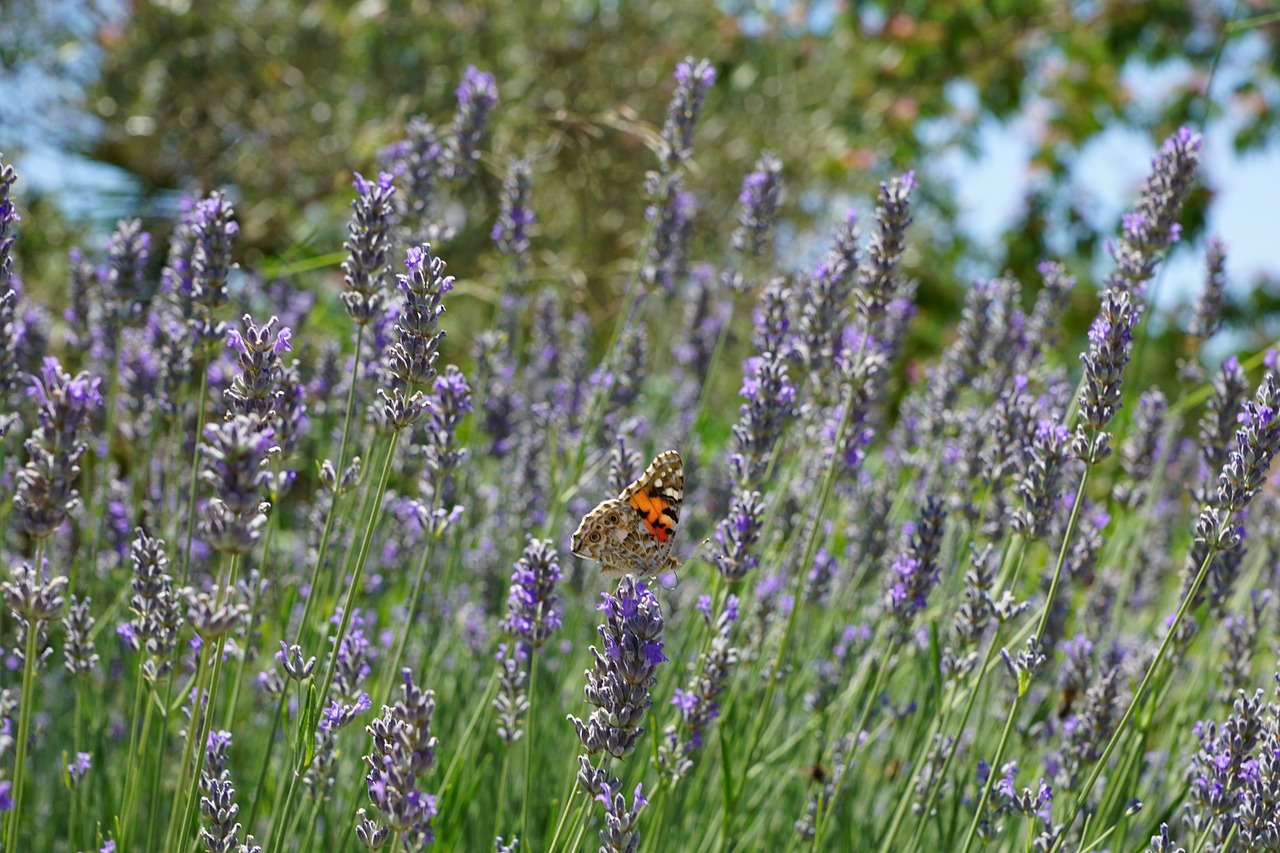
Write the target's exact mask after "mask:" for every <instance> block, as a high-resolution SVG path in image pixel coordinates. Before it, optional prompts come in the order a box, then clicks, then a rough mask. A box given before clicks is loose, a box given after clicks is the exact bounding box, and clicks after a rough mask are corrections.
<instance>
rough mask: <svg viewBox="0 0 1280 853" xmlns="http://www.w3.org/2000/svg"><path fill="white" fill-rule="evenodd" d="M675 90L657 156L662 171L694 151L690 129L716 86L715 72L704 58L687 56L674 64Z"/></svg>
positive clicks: (672, 167)
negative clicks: (712, 88)
mask: <svg viewBox="0 0 1280 853" xmlns="http://www.w3.org/2000/svg"><path fill="white" fill-rule="evenodd" d="M675 78H676V90H675V94H673V95H672V97H671V103H670V105H669V106H668V107H667V118H666V121H665V122H664V123H663V125H662V146H661V148H659V150H658V157H659V159H660V160H661V161H662V169H663V171H664V172H671V171H672V170H673V169H675V168H676V167H678V166H679V165H680V164H681V163H683V162H684V161H685V160H688V159H689V157H690V156H691V155H692V154H693V131H694V129H695V128H696V127H697V125H698V118H699V116H700V115H701V114H702V102H703V101H704V100H705V99H706V97H707V92H708V90H710V89H711V87H712V86H714V85H715V82H716V71H715V69H714V68H712V67H711V63H710V62H708V61H707V60H705V59H701V60H698V61H697V62H695V61H694V59H693V57H692V56H690V57H687V58H685V59H684V60H683V61H682V62H680V63H678V64H677V65H676V73H675Z"/></svg>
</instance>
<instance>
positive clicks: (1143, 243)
mask: <svg viewBox="0 0 1280 853" xmlns="http://www.w3.org/2000/svg"><path fill="white" fill-rule="evenodd" d="M1203 144H1204V140H1203V139H1202V138H1201V136H1200V134H1198V133H1195V132H1193V131H1192V130H1191V129H1190V128H1186V127H1183V128H1179V129H1178V131H1177V133H1175V134H1174V135H1173V136H1170V137H1169V138H1168V139H1166V140H1165V141H1164V144H1163V145H1162V146H1161V147H1160V150H1159V151H1158V152H1157V153H1156V155H1155V157H1153V158H1152V163H1151V166H1152V171H1151V174H1150V175H1149V176H1148V177H1147V179H1146V181H1145V182H1144V183H1143V185H1142V194H1141V196H1140V197H1139V199H1138V203H1137V205H1136V206H1135V208H1134V210H1133V212H1132V213H1127V214H1125V215H1124V216H1123V217H1122V219H1121V237H1120V239H1119V240H1117V241H1116V242H1115V243H1114V244H1112V245H1111V246H1110V247H1109V249H1110V252H1111V256H1112V257H1113V258H1114V259H1115V262H1116V269H1115V271H1114V272H1113V273H1112V274H1111V275H1110V276H1108V277H1107V281H1106V286H1107V290H1116V291H1122V292H1125V293H1129V294H1130V295H1131V296H1132V297H1133V298H1134V299H1135V300H1140V299H1141V298H1142V296H1143V291H1144V290H1145V288H1146V283H1147V281H1148V280H1149V279H1150V278H1151V275H1152V273H1153V272H1154V271H1155V266H1156V264H1157V263H1158V262H1159V260H1160V253H1161V252H1163V251H1164V250H1165V249H1167V248H1168V247H1169V246H1171V245H1172V244H1174V243H1176V242H1178V240H1179V239H1180V238H1181V234H1182V227H1181V226H1180V225H1178V223H1177V218H1178V214H1179V213H1180V212H1181V210H1182V203H1183V201H1185V200H1186V198H1187V195H1188V194H1189V193H1190V191H1191V181H1192V179H1193V178H1194V177H1195V171H1196V168H1197V166H1198V165H1199V163H1200V148H1201V147H1202V146H1203Z"/></svg>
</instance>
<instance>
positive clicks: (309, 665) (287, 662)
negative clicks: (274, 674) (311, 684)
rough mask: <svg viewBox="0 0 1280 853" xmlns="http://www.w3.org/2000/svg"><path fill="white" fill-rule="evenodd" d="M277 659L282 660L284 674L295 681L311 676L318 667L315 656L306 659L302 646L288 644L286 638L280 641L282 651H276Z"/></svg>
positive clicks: (281, 666) (281, 665)
mask: <svg viewBox="0 0 1280 853" xmlns="http://www.w3.org/2000/svg"><path fill="white" fill-rule="evenodd" d="M276 660H277V661H279V662H280V668H281V669H283V670H284V674H285V675H287V676H288V677H289V678H292V679H293V680H294V681H302V680H303V679H305V678H310V677H311V673H312V672H314V671H315V668H316V659H315V657H314V656H312V657H309V658H305V659H304V658H303V657H302V647H301V646H298V645H292V646H286V645H285V642H284V640H281V641H280V651H278V652H276Z"/></svg>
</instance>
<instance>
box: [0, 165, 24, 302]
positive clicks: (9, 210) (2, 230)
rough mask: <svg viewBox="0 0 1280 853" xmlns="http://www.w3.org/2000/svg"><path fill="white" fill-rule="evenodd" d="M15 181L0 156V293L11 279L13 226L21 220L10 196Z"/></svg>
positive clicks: (16, 178)
mask: <svg viewBox="0 0 1280 853" xmlns="http://www.w3.org/2000/svg"><path fill="white" fill-rule="evenodd" d="M17 181H18V173H17V172H15V171H14V169H13V166H12V165H6V164H5V162H4V156H3V155H0V293H3V292H5V291H7V290H8V289H9V279H10V278H12V277H13V244H14V243H16V242H17V240H18V236H17V235H16V234H14V233H13V224H14V223H15V222H20V221H21V220H22V217H21V216H19V215H18V206H17V204H15V203H14V201H13V198H12V197H11V196H10V191H11V190H12V189H13V185H14V184H15V183H17Z"/></svg>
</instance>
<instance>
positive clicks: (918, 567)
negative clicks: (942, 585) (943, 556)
mask: <svg viewBox="0 0 1280 853" xmlns="http://www.w3.org/2000/svg"><path fill="white" fill-rule="evenodd" d="M946 518H947V511H946V509H945V507H944V505H943V503H942V501H940V500H938V499H937V498H934V497H932V496H931V497H928V498H926V499H925V502H924V506H922V507H921V508H920V523H919V524H912V523H908V524H907V526H906V528H905V529H904V531H903V532H904V533H905V534H906V535H907V537H908V541H907V546H906V547H905V548H903V550H902V551H901V552H900V553H899V554H898V556H897V558H895V559H894V561H893V565H892V566H891V567H890V569H889V576H888V580H887V582H886V585H887V587H888V589H887V590H886V593H885V609H886V611H888V612H889V613H890V614H892V615H893V617H894V619H896V620H897V622H898V624H899V627H901V628H904V629H905V628H906V627H908V626H909V625H910V622H911V619H912V617H913V616H915V614H917V613H919V612H920V611H921V610H923V609H924V606H925V603H926V599H927V597H928V595H929V592H930V590H932V589H933V587H934V586H935V585H936V584H937V583H938V579H939V577H940V573H941V567H940V566H939V565H938V554H939V552H940V551H941V549H942V535H943V524H944V523H945V522H946Z"/></svg>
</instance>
